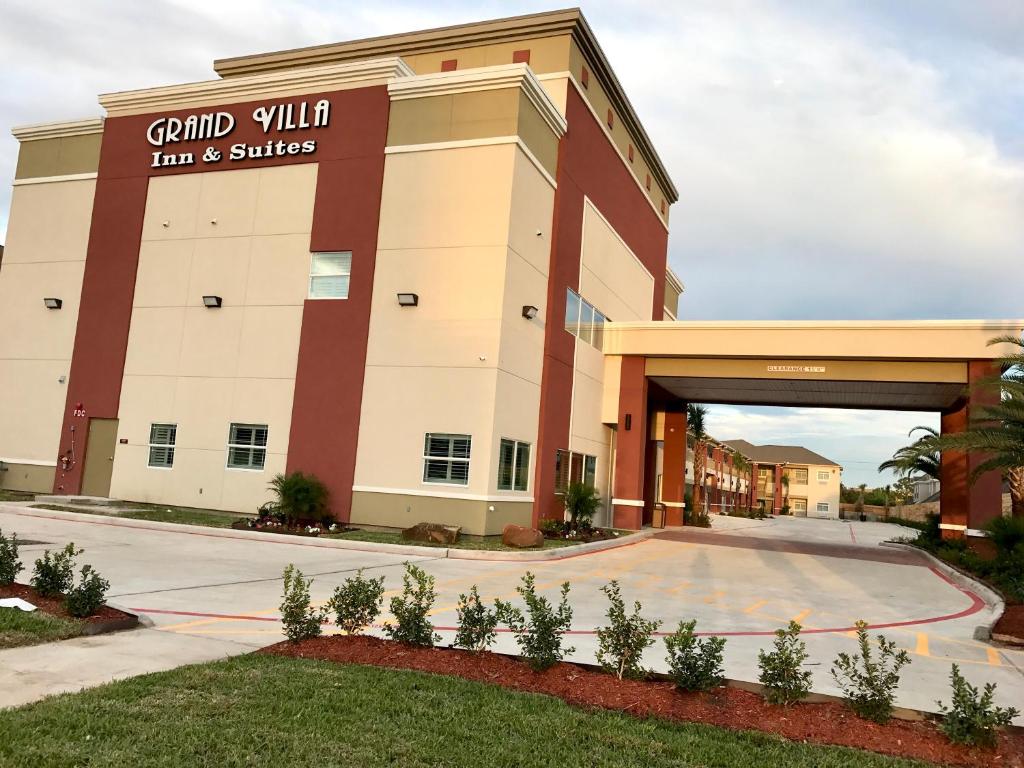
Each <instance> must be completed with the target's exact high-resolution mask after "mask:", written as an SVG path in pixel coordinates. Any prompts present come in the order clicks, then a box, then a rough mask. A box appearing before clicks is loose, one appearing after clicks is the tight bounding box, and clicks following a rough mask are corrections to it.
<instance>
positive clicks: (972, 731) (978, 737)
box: [936, 664, 1020, 747]
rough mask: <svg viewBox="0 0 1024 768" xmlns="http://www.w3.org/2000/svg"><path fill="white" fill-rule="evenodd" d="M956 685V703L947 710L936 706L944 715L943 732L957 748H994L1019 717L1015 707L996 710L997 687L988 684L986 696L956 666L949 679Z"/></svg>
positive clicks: (954, 692)
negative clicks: (999, 735)
mask: <svg viewBox="0 0 1024 768" xmlns="http://www.w3.org/2000/svg"><path fill="white" fill-rule="evenodd" d="M949 678H950V682H951V683H952V685H953V701H952V703H951V705H950V706H949V707H948V708H947V707H946V705H945V704H943V703H942V702H941V701H940V702H936V703H937V704H938V705H939V709H940V711H941V712H942V725H941V726H940V727H941V728H942V732H943V733H945V734H946V738H948V739H949V740H950V741H952V742H954V743H956V744H967V745H969V746H975V745H976V746H981V747H992V746H995V744H996V734H997V732H998V730H999V729H1000V728H1003V727H1005V726H1007V725H1009V724H1010V723H1011V722H1012V721H1013V718H1015V717H1016V716H1017V715H1018V714H1020V713H1019V712H1018V711H1017V710H1016V709H1014V708H1013V707H1006V708H1003V707H997V706H995V693H996V685H995V683H986V685H985V689H984V692H983V693H981V695H979V694H978V689H977V688H976V687H975V686H973V685H971V684H970V683H968V682H967V681H966V680H965V679H964V677H963V675H961V674H960V667H958V666H957V665H956V664H954V665H953V669H952V671H951V672H950V675H949Z"/></svg>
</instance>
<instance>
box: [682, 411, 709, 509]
mask: <svg viewBox="0 0 1024 768" xmlns="http://www.w3.org/2000/svg"><path fill="white" fill-rule="evenodd" d="M707 415H708V409H707V408H705V407H704V406H703V405H699V404H696V403H688V404H687V406H686V426H687V428H688V430H689V432H690V434H691V435H693V441H694V443H693V510H694V514H698V512H699V510H701V508H702V505H703V502H704V485H705V483H707V478H706V477H705V476H704V471H705V467H706V466H707V461H708V437H709V435H708V433H707V430H706V425H705V423H704V420H705V417H706V416H707Z"/></svg>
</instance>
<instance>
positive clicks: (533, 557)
mask: <svg viewBox="0 0 1024 768" xmlns="http://www.w3.org/2000/svg"><path fill="white" fill-rule="evenodd" d="M0 512H9V513H11V514H15V515H21V516H23V517H37V518H43V519H50V520H64V521H67V522H71V523H88V524H90V525H108V526H111V527H113V528H138V529H140V530H148V531H162V532H164V533H187V534H190V535H192V536H208V537H212V538H220V539H243V540H247V541H262V542H264V543H267V544H291V545H292V546H297V547H318V548H320V549H347V550H352V551H356V552H377V553H381V554H391V555H409V556H415V557H424V558H433V559H437V560H441V559H446V558H450V559H452V560H490V561H498V562H500V561H505V562H532V561H548V560H564V559H566V558H570V557H579V556H580V555H589V554H592V553H594V552H600V551H603V550H606V549H615V548H617V547H623V546H627V545H630V544H637V543H639V542H640V541H643V540H644V539H647V538H649V537H651V536H653V535H654V534H655V533H656V531H654V530H653V529H651V530H647V531H640V532H638V533H635V534H627V535H625V536H622V537H620V538H618V539H609V540H607V541H595V542H591V543H589V544H577V545H574V546H569V547H559V548H558V549H551V550H547V551H539V552H538V551H524V552H492V551H487V550H476V549H455V548H450V549H449V548H446V547H420V546H416V545H413V544H383V543H377V542H372V541H344V540H341V539H321V538H316V537H312V536H284V535H282V534H278V533H260V532H259V531H245V530H238V529H235V528H208V527H206V526H202V525H185V524H184V523H162V522H159V521H157V520H133V519H131V518H125V517H116V516H113V515H96V514H92V513H89V512H63V511H60V510H56V509H39V508H38V507H30V506H27V505H14V504H5V503H0Z"/></svg>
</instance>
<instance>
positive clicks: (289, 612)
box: [281, 564, 326, 643]
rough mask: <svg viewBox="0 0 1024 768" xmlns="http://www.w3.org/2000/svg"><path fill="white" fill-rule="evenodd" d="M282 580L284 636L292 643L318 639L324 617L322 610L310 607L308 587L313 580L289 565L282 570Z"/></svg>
mask: <svg viewBox="0 0 1024 768" xmlns="http://www.w3.org/2000/svg"><path fill="white" fill-rule="evenodd" d="M283 578H284V599H283V600H282V601H281V623H282V624H283V625H284V633H285V635H287V636H288V639H289V640H291V641H292V642H293V643H297V642H299V641H300V640H308V639H310V638H313V637H319V636H320V632H321V630H322V627H321V624H323V621H324V618H326V615H325V613H324V611H323V610H316V609H314V608H313V606H312V605H310V599H309V585H310V584H312V583H313V580H312V579H306V578H305V577H303V575H302V571H300V570H299V569H298V568H296V567H295V566H294V565H291V564H289V565H288V567H287V568H285V569H284V574H283Z"/></svg>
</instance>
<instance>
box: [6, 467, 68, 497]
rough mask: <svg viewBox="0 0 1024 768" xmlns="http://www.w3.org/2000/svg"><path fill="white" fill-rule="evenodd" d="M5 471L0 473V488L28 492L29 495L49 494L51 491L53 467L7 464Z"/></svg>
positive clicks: (54, 470)
mask: <svg viewBox="0 0 1024 768" xmlns="http://www.w3.org/2000/svg"><path fill="white" fill-rule="evenodd" d="M4 467H5V470H6V471H3V472H0V488H4V489H6V490H9V491H28V492H29V493H49V492H50V491H52V490H53V477H54V475H55V474H56V471H57V470H56V468H54V467H41V466H39V465H37V464H7V463H4Z"/></svg>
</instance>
